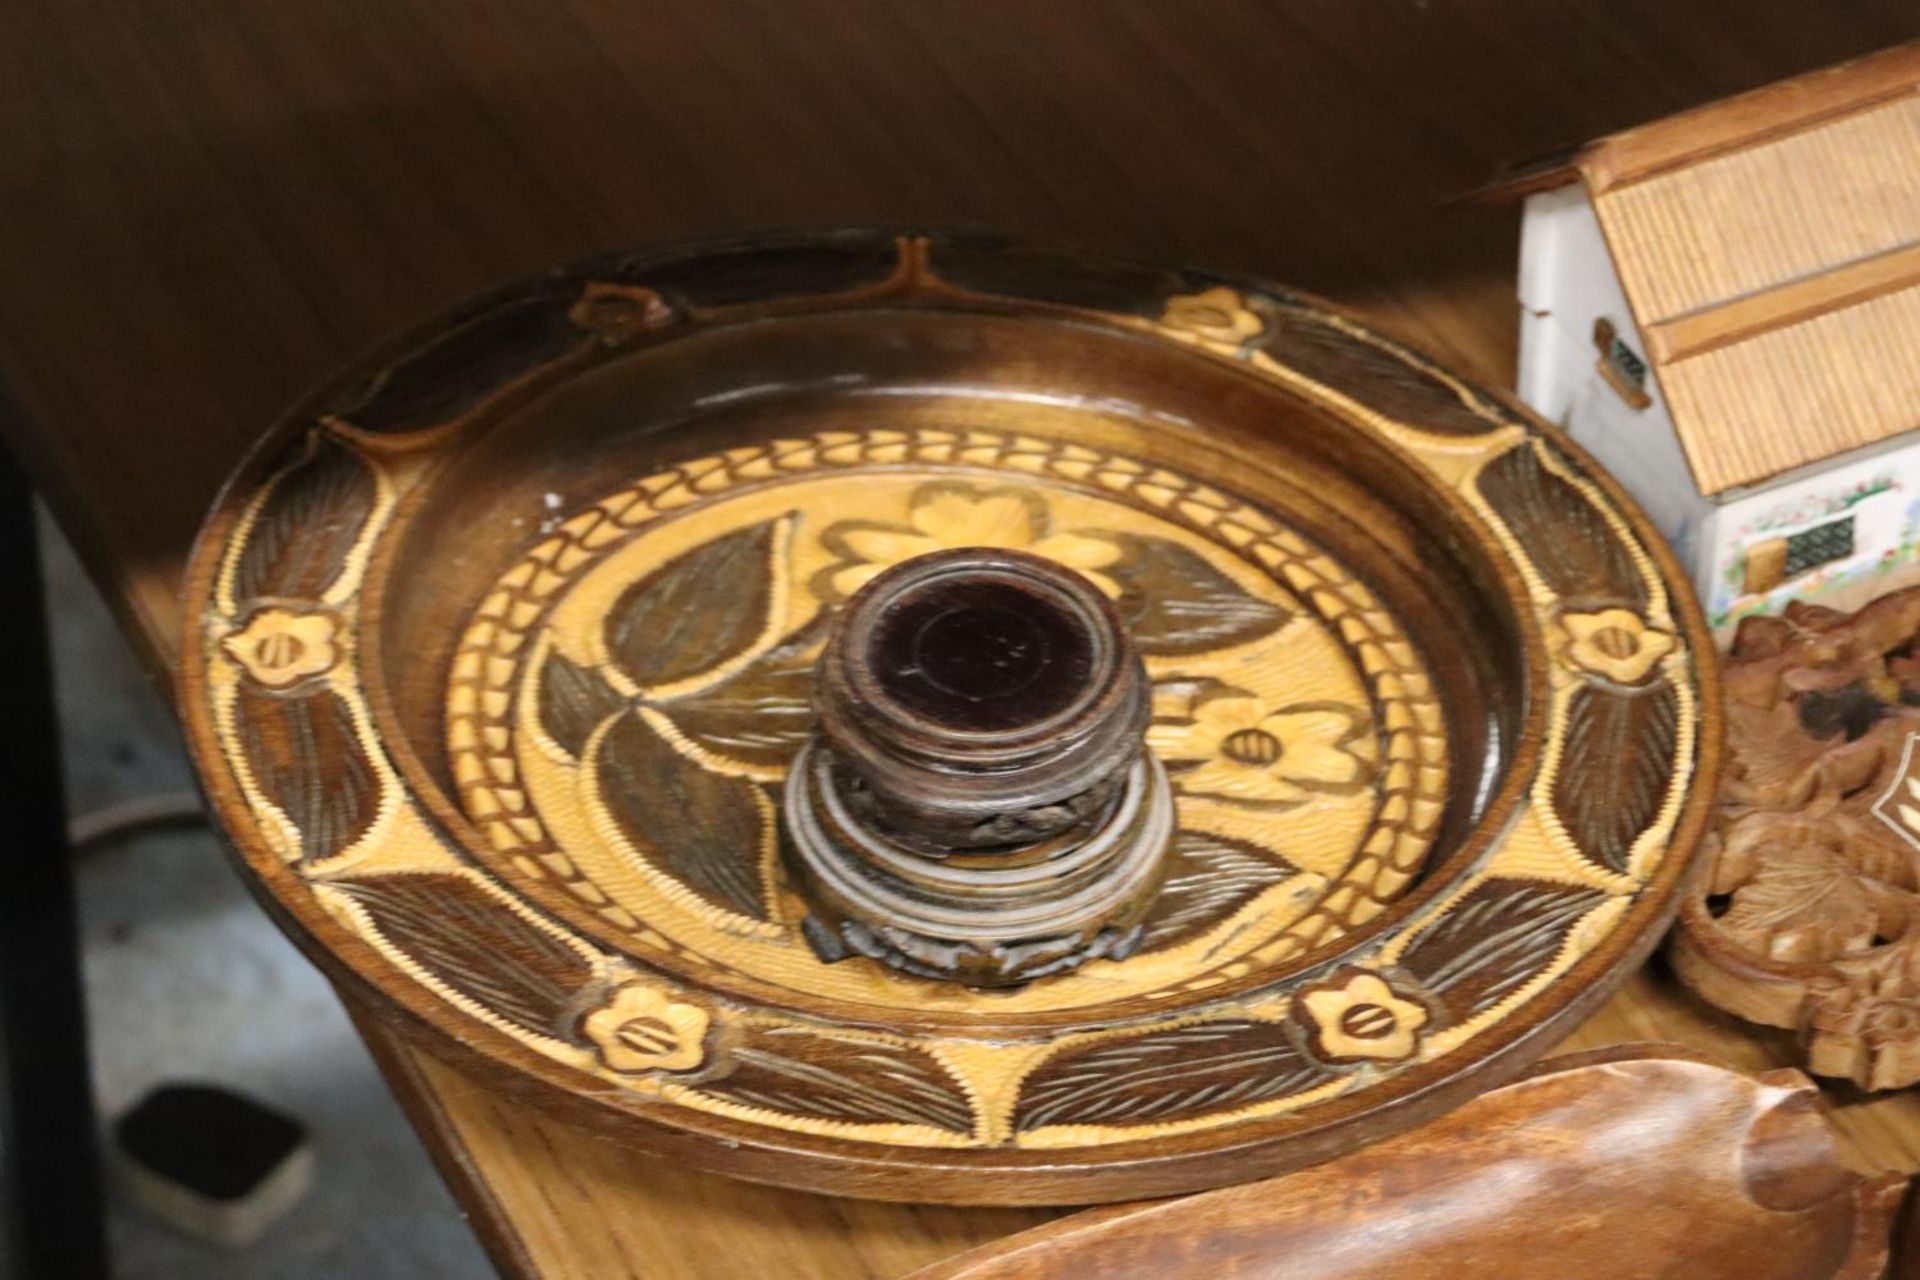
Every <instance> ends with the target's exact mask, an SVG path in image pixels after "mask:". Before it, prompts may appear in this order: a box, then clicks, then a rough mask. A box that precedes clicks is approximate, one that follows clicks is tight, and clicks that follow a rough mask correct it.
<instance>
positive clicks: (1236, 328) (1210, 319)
mask: <svg viewBox="0 0 1920 1280" xmlns="http://www.w3.org/2000/svg"><path fill="white" fill-rule="evenodd" d="M1160 323H1161V324H1164V325H1166V326H1167V327H1168V328H1170V329H1174V330H1177V331H1179V332H1181V333H1185V334H1190V335H1192V336H1193V337H1196V338H1199V339H1201V340H1202V341H1204V342H1217V343H1220V344H1222V345H1225V346H1230V347H1237V346H1239V345H1240V344H1241V343H1242V342H1245V341H1246V340H1247V339H1248V338H1251V337H1253V336H1254V335H1255V334H1257V333H1259V332H1260V331H1261V330H1262V329H1264V328H1265V327H1266V325H1265V324H1264V323H1262V322H1261V319H1260V317H1259V316H1257V315H1255V314H1254V313H1253V312H1252V311H1250V310H1249V309H1248V308H1247V304H1246V301H1245V299H1243V298H1242V297H1241V296H1240V294H1239V293H1238V292H1237V291H1235V290H1233V289H1229V288H1227V287H1226V286H1225V285H1221V286H1219V287H1217V288H1213V289H1206V290H1203V291H1201V292H1199V293H1189V294H1184V295H1182V296H1180V297H1177V298H1168V299H1167V305H1166V309H1165V310H1164V311H1162V312H1161V314H1160Z"/></svg>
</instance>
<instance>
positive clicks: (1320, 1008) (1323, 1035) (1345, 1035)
mask: <svg viewBox="0 0 1920 1280" xmlns="http://www.w3.org/2000/svg"><path fill="white" fill-rule="evenodd" d="M1295 1016H1296V1017H1298V1018H1299V1019H1300V1021H1301V1023H1302V1025H1304V1026H1305V1027H1306V1029H1307V1034H1308V1035H1309V1036H1310V1037H1311V1039H1312V1041H1313V1048H1314V1051H1315V1052H1316V1053H1318V1054H1319V1055H1320V1056H1321V1057H1322V1058H1324V1059H1326V1060H1327V1061H1329V1062H1358V1061H1362V1060H1368V1059H1373V1060H1379V1061H1398V1060H1399V1059H1402V1058H1409V1057H1412V1056H1413V1051H1414V1050H1415V1049H1417V1048H1418V1047H1419V1045H1420V1031H1421V1028H1423V1027H1425V1026H1426V1025H1427V1023H1428V1021H1429V1020H1431V1018H1432V1016H1433V1015H1432V1014H1431V1013H1429V1012H1428V1011H1427V1007H1426V1006H1425V1005H1423V1004H1421V1003H1420V1002H1419V1001H1418V1000H1414V999H1411V998H1409V997H1407V996H1403V995H1401V994H1400V993H1399V992H1397V991H1395V990H1394V989H1393V988H1392V987H1390V986H1388V985H1387V982H1386V979H1384V978H1382V977H1381V976H1380V975H1379V974H1376V973H1368V972H1367V971H1366V970H1364V969H1342V970H1340V971H1339V972H1338V973H1335V974H1334V975H1333V977H1332V979H1331V980H1330V981H1328V982H1326V983H1323V984H1321V985H1319V986H1316V987H1308V988H1306V989H1305V990H1303V991H1302V992H1301V993H1300V996H1299V998H1298V1001H1297V1002H1296V1004H1295Z"/></svg>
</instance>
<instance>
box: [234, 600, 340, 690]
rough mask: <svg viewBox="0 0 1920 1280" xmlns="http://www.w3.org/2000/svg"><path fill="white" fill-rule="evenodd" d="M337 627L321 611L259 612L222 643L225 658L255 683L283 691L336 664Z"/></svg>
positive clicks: (278, 609) (337, 647) (338, 653)
mask: <svg viewBox="0 0 1920 1280" xmlns="http://www.w3.org/2000/svg"><path fill="white" fill-rule="evenodd" d="M338 635H339V624H338V623H337V622H335V621H334V618H333V615H332V614H330V613H326V612H324V611H319V610H314V611H307V610H298V609H288V608H281V607H279V606H275V607H273V608H268V609H262V610H260V611H259V612H258V613H256V614H254V615H253V616H252V617H251V618H249V619H247V625H246V626H245V627H242V628H241V629H240V630H239V631H236V632H234V633H233V634H232V635H230V636H228V637H227V638H226V640H225V641H224V642H223V644H224V647H225V649H226V651H227V654H228V656H230V657H231V658H233V660H234V661H235V662H238V663H239V664H240V665H241V666H242V667H243V668H244V669H245V670H246V672H247V674H248V675H250V676H252V677H253V678H254V679H255V680H257V681H259V682H260V683H261V684H264V685H266V686H267V687H269V688H272V689H285V688H287V687H288V686H290V685H295V684H298V683H299V682H300V681H302V680H305V679H307V678H308V677H309V676H317V675H319V674H321V673H322V672H324V671H326V670H328V669H329V668H331V667H332V666H333V664H334V663H335V662H337V661H339V658H340V649H339V645H338V644H337V643H336V639H337V637H338Z"/></svg>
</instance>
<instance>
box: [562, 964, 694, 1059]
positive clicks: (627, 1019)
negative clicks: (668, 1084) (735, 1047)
mask: <svg viewBox="0 0 1920 1280" xmlns="http://www.w3.org/2000/svg"><path fill="white" fill-rule="evenodd" d="M712 1021H713V1019H712V1017H711V1015H709V1014H708V1013H707V1011H706V1010H705V1009H702V1008H701V1007H700V1006H699V1005H694V1004H685V1003H683V1002H681V1001H678V1000H674V999H672V998H671V997H669V996H668V995H667V994H666V993H665V992H663V991H659V990H657V989H655V988H653V987H646V986H637V985H635V986H625V987H621V988H620V989H619V990H617V991H615V992H614V993H613V998H612V999H611V1000H609V1001H608V1002H607V1003H606V1004H605V1005H603V1006H602V1007H601V1008H599V1009H597V1010H595V1011H594V1012H593V1013H590V1014H588V1015H587V1020H586V1022H585V1024H584V1030H585V1031H586V1034H587V1039H589V1040H591V1041H593V1043H594V1047H595V1048H596V1049H598V1050H599V1052H600V1059H601V1061H603V1062H605V1063H606V1064H607V1066H609V1067H611V1068H612V1069H613V1070H615V1071H620V1072H636V1071H692V1070H693V1069H695V1068H696V1067H698V1066H699V1065H700V1064H701V1063H702V1062H704V1061H705V1060H706V1036H707V1028H708V1026H710V1025H711V1024H712Z"/></svg>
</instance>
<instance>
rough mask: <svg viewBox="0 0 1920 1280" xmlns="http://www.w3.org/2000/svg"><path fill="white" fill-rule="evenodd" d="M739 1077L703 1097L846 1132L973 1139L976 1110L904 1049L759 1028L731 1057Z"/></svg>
mask: <svg viewBox="0 0 1920 1280" xmlns="http://www.w3.org/2000/svg"><path fill="white" fill-rule="evenodd" d="M730 1056H731V1058H732V1061H733V1063H734V1067H735V1069H734V1070H733V1071H732V1072H731V1073H730V1074H729V1075H727V1077H726V1078H725V1079H723V1080H718V1081H714V1082H712V1083H709V1084H704V1085H701V1086H700V1089H701V1092H703V1093H707V1094H711V1095H712V1096H714V1097H717V1098H723V1099H725V1100H727V1101H729V1102H737V1103H740V1104H742V1105H744V1106H749V1107H762V1108H765V1109H767V1110H769V1111H778V1112H782V1113H784V1114H787V1115H796V1116H810V1117H813V1118H815V1119H819V1120H836V1121H840V1122H842V1123H845V1124H922V1125H928V1126H930V1127H932V1128H935V1129H945V1130H947V1131H948V1132H950V1133H964V1134H970V1133H972V1132H973V1127H974V1119H973V1107H972V1106H971V1105H970V1104H969V1103H968V1101H967V1095H966V1093H965V1092H964V1091H963V1090H962V1089H961V1087H960V1085H959V1083H958V1082H957V1081H955V1080H954V1078H953V1077H952V1076H951V1075H949V1074H948V1073H947V1072H946V1070H945V1069H943V1068H942V1067H941V1066H940V1064H939V1063H938V1062H937V1061H935V1060H934V1059H933V1058H932V1057H931V1056H930V1055H928V1054H926V1053H923V1052H921V1051H920V1050H918V1049H910V1048H907V1047H904V1046H899V1045H891V1044H884V1043H878V1042H874V1041H867V1040H858V1039H853V1038H849V1037H839V1036H829V1035H822V1034H820V1033H819V1032H815V1031H811V1030H808V1029H807V1028H804V1027H755V1028H753V1029H752V1030H750V1031H748V1032H747V1035H746V1037H745V1040H744V1042H743V1043H742V1044H741V1045H739V1047H737V1048H735V1049H734V1050H733V1051H732V1054H731V1055H730Z"/></svg>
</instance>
